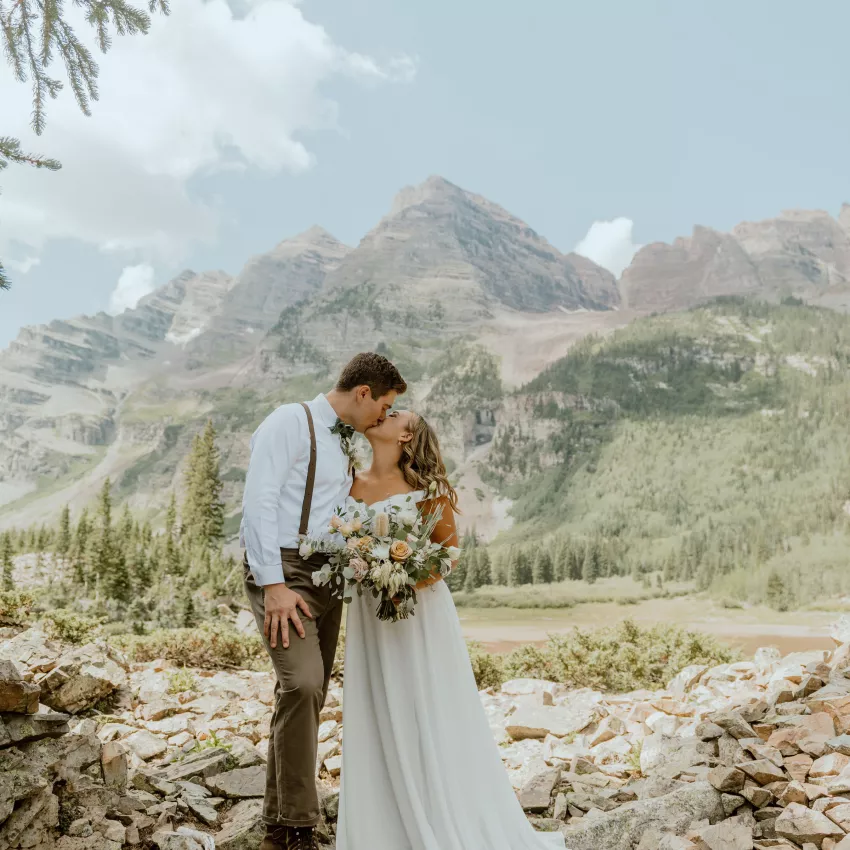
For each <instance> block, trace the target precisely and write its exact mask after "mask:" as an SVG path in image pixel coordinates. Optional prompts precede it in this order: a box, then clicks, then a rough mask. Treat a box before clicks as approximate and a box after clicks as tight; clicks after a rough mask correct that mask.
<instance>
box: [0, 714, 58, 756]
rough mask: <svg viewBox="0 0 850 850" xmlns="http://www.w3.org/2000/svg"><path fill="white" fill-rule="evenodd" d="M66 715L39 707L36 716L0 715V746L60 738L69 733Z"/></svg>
mask: <svg viewBox="0 0 850 850" xmlns="http://www.w3.org/2000/svg"><path fill="white" fill-rule="evenodd" d="M68 719H69V718H68V715H67V714H60V713H59V712H55V711H49V710H47V709H45V708H44V706H42V707H41V710H40V711H38V712H37V713H36V714H0V742H3V743H0V745H2V746H6V745H8V744H22V743H24V742H25V741H38V740H40V739H41V738H61V737H62V735H67V734H68V732H69V731H70V729H69V727H68Z"/></svg>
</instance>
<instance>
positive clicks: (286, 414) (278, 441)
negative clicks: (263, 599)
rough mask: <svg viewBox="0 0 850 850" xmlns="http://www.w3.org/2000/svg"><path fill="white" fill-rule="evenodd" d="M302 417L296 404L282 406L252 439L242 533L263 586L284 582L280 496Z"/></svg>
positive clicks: (294, 454)
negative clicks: (281, 552) (279, 521)
mask: <svg viewBox="0 0 850 850" xmlns="http://www.w3.org/2000/svg"><path fill="white" fill-rule="evenodd" d="M302 418H303V412H302V416H300V417H299V416H298V409H297V408H295V406H294V405H292V406H289V405H287V406H285V407H279V408H278V409H277V410H276V411H274V413H272V414H270V415H269V416H268V417H267V418H266V420H265V421H264V422H263V423H262V425H260V427H259V428H258V429H257V430H256V431H255V432H254V436H253V438H252V440H251V460H250V462H249V464H248V473H247V475H246V478H245V493H244V496H243V498H242V534H243V538H244V545H245V550H246V552H247V554H248V566H249V567H250V568H251V573H252V574H253V576H254V581H255V582H256V583H257V584H259V585H263V586H265V585H268V584H280V583H281V582H283V581H284V578H283V566H282V564H281V560H280V542H279V541H280V534H279V529H278V518H279V510H280V497H281V490H282V488H283V486H284V484H285V482H286V480H287V477H288V476H289V475H290V473H291V472H292V467H293V465H294V463H295V461H296V457H297V447H298V446H299V445H300V443H301V440H302V435H301V430H302V423H301V419H302ZM304 430H305V431H306V425H305V426H304Z"/></svg>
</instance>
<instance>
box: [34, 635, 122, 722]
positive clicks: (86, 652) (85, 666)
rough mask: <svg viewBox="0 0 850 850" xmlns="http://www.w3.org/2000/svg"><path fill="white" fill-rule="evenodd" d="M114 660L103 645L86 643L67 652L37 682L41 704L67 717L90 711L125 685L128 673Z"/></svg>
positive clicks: (114, 654)
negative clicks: (86, 710)
mask: <svg viewBox="0 0 850 850" xmlns="http://www.w3.org/2000/svg"><path fill="white" fill-rule="evenodd" d="M116 657H118V656H117V654H116V653H114V651H113V650H111V649H110V648H109V647H107V646H106V645H105V644H95V643H89V644H86V645H85V646H81V647H75V648H73V649H70V650H68V651H67V652H65V653H63V655H62V656H61V657H60V658H59V660H58V662H57V664H56V667H54V668H53V669H52V670H51V671H50V672H49V673H47V674H46V675H45V676H44V678H42V679H41V680H40V681H39V685H40V686H41V692H42V696H41V701H42V702H43V703H44V704H45V705H48V706H50V708H53V709H56V710H57V711H67V712H69V713H70V714H76V713H77V712H80V711H82V710H83V709H86V708H91V707H92V706H93V705H94V704H95V703H96V702H98V701H99V700H101V699H103V698H104V697H106V696H109V694H111V693H112V692H113V691H114V690H115V689H116V688H120V687H123V686H124V685H126V684H127V674H126V673H125V672H124V669H123V667H122V666H121V665H120V664H119V663H118V662H117V661H116V660H115V659H116Z"/></svg>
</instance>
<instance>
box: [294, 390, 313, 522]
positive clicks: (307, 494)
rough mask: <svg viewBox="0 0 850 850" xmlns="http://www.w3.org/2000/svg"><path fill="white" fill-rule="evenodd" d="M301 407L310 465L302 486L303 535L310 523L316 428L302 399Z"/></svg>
mask: <svg viewBox="0 0 850 850" xmlns="http://www.w3.org/2000/svg"><path fill="white" fill-rule="evenodd" d="M301 407H303V408H304V412H305V413H306V414H307V425H308V427H309V428H310V465H309V466H308V468H307V486H306V487H305V488H304V505H303V506H302V508H301V526H300V528H299V529H298V533H299V534H300V535H301V536H302V537H303V536H304V535H305V534H307V527H308V526H309V524H310V508H311V507H312V504H313V485H314V484H315V482H316V429H315V428H314V427H313V414H312V413H310V408H309V407H307V405H306V404H305V403H304V402H303V401H302V402H301Z"/></svg>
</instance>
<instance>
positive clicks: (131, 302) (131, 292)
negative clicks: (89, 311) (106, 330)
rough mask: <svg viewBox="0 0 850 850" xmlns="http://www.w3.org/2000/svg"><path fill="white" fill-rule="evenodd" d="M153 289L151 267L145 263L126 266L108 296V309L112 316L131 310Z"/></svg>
mask: <svg viewBox="0 0 850 850" xmlns="http://www.w3.org/2000/svg"><path fill="white" fill-rule="evenodd" d="M154 289H155V284H154V271H153V268H152V267H151V266H149V265H147V264H146V263H142V264H141V265H139V266H127V267H126V268H125V269H124V271H122V272H121V276H120V277H119V278H118V285H117V286H116V287H115V289H114V290H113V292H112V295H111V296H110V297H109V310H108V312H110V313H111V314H112V315H113V316H117V315H118V314H119V313H123V312H124V310H131V309H132V308H133V307H135V306H136V304H138V303H139V301H141V300H142V298H144V297H145V296H146V295H149V294H150V293H151V292H153V291H154Z"/></svg>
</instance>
